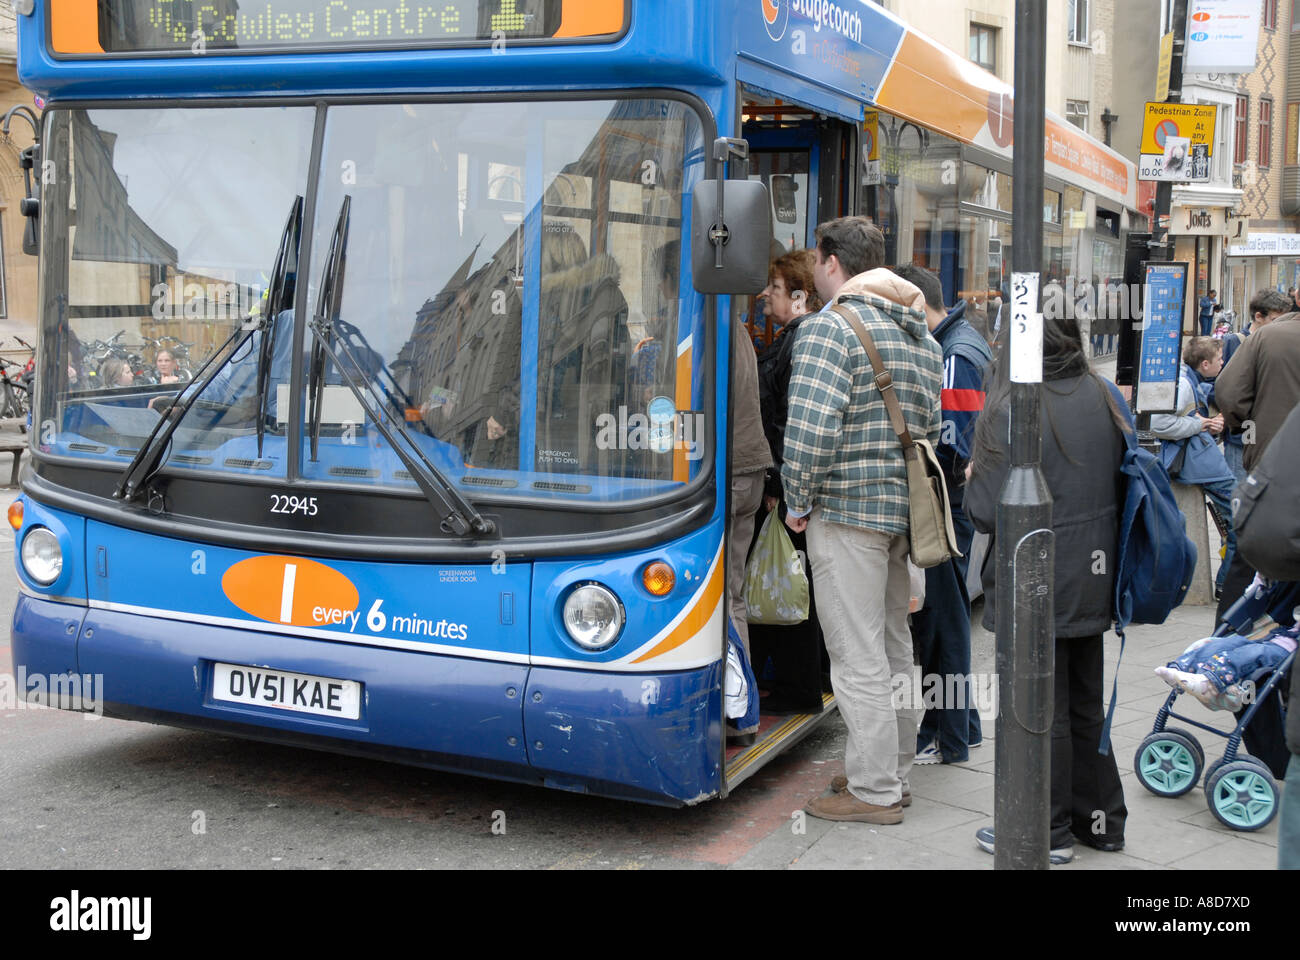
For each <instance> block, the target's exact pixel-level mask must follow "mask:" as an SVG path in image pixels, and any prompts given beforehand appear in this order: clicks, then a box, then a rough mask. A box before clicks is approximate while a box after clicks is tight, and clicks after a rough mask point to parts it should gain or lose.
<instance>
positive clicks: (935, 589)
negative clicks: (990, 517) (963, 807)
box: [912, 492, 984, 763]
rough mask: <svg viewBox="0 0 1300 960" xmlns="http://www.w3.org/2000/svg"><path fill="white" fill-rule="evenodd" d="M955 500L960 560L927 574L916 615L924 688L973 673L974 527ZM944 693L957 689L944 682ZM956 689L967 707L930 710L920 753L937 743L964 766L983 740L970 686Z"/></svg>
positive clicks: (958, 499) (918, 658) (915, 632)
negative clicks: (969, 578)
mask: <svg viewBox="0 0 1300 960" xmlns="http://www.w3.org/2000/svg"><path fill="white" fill-rule="evenodd" d="M952 499H953V505H952V527H953V532H954V533H955V534H956V535H957V549H959V550H960V551H961V554H962V555H961V559H958V560H950V561H948V562H947V563H941V564H939V566H937V567H931V568H930V569H929V570H927V571H925V606H924V607H922V608H921V609H920V610H919V611H917V612H916V613H914V614H912V647H913V649H914V651H915V653H916V662H917V663H919V664H920V665H921V680H922V684H924V683H925V682H926V680H925V678H926V677H930V676H934V675H939V676H943V677H949V676H966V675H968V674H969V673H970V593H969V592H968V591H967V589H966V571H967V569H968V568H969V565H970V545H971V541H972V540H974V539H975V527H974V526H973V525H972V524H971V522H970V519H969V518H968V517H967V516H966V513H965V511H963V510H962V507H961V502H962V501H961V495H960V493H959V492H958V493H957V494H956V495H955V496H953V497H952ZM943 688H944V689H945V690H948V689H953V687H952V686H951V685H949V684H947V683H946V682H945V683H944V687H943ZM955 689H957V690H964V691H965V697H964V701H963V702H962V703H957V704H947V703H945V704H944V705H943V707H942V708H940V709H935V710H929V709H927V710H926V711H925V718H924V719H923V720H922V721H921V725H920V728H919V729H918V730H917V733H916V746H917V749H918V750H920V749H923V748H924V747H925V746H926V745H928V744H929V743H930V742H931V741H933V740H935V739H936V738H937V739H938V741H939V752H940V753H941V754H943V762H944V763H965V762H966V761H967V760H968V759H969V752H970V751H969V749H968V748H969V746H970V745H971V744H977V743H979V742H980V741H981V740H982V739H983V738H984V734H983V731H982V730H981V728H980V713H979V710H977V709H976V708H975V704H974V698H973V693H974V691H973V690H972V689H971V685H970V682H969V681H966V682H963V683H958V684H956V685H955ZM960 699H962V698H960V697H959V700H960Z"/></svg>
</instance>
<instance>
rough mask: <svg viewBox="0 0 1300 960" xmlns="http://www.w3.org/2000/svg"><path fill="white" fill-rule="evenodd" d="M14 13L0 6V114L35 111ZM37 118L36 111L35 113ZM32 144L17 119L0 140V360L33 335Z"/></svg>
mask: <svg viewBox="0 0 1300 960" xmlns="http://www.w3.org/2000/svg"><path fill="white" fill-rule="evenodd" d="M16 61H17V38H16V32H15V27H14V14H13V11H12V10H11V9H10V8H9V5H8V4H5V5H4V6H3V7H2V8H0V116H2V115H3V114H4V113H5V111H7V110H9V109H10V108H11V107H15V106H27V107H31V108H32V109H33V110H36V107H35V104H34V102H33V100H32V95H31V93H29V92H28V91H27V90H25V89H24V88H23V87H22V86H21V85H20V84H19V83H18V70H17V62H16ZM36 112H37V113H38V114H39V113H40V111H39V110H36ZM31 143H32V128H31V125H30V124H29V123H27V122H26V121H25V120H23V119H22V118H21V117H17V116H15V117H14V118H13V121H12V123H11V124H10V127H9V136H7V137H5V136H0V356H4V357H6V358H11V359H18V358H21V356H22V354H23V353H24V351H23V350H21V349H16V348H17V347H18V345H17V344H16V343H15V341H14V339H13V338H14V336H15V335H17V336H20V337H22V338H23V339H24V340H27V341H28V342H32V338H33V337H34V335H35V332H36V281H37V269H36V258H35V257H33V256H29V255H27V254H25V253H23V232H24V230H25V229H26V227H27V223H26V219H25V218H24V217H23V215H22V213H21V212H20V210H19V205H20V202H21V201H22V198H23V197H24V196H25V195H26V194H25V190H26V187H25V183H24V180H23V172H22V170H21V169H20V168H19V165H18V158H19V154H20V153H21V152H22V150H23V149H24V148H25V147H28V146H30V145H31Z"/></svg>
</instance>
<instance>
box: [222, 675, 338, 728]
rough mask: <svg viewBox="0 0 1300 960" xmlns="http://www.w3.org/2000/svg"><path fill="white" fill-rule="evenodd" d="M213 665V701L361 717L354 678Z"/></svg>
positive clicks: (323, 715)
mask: <svg viewBox="0 0 1300 960" xmlns="http://www.w3.org/2000/svg"><path fill="white" fill-rule="evenodd" d="M214 667H215V669H214V671H213V678H212V698H213V699H214V700H225V701H227V702H229V703H247V704H252V705H255V706H259V707H275V708H277V709H280V710H292V711H294V712H295V713H314V714H317V715H319V716H322V717H340V718H342V719H345V720H358V719H360V717H361V684H360V683H358V682H357V681H355V680H336V679H334V678H333V677H317V676H312V675H311V674H307V673H288V672H286V671H283V670H266V669H262V668H260V667H246V666H241V665H238V664H233V663H218V664H215V665H214Z"/></svg>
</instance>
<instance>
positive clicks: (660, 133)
mask: <svg viewBox="0 0 1300 960" xmlns="http://www.w3.org/2000/svg"><path fill="white" fill-rule="evenodd" d="M49 126H50V129H49V131H48V133H47V137H46V143H47V145H48V146H47V153H46V156H47V158H49V159H50V160H51V161H52V162H53V164H54V167H53V169H54V170H55V171H56V176H55V177H54V182H53V183H50V184H47V186H46V188H45V198H44V202H43V221H44V222H43V230H44V231H45V241H44V242H45V246H44V248H43V249H44V254H45V256H44V260H43V263H42V269H43V271H44V280H45V283H46V286H45V289H46V291H48V295H47V296H46V298H45V301H44V317H43V322H42V337H43V340H44V342H43V344H42V348H43V354H42V355H43V358H44V360H43V369H42V376H41V377H40V378H38V383H39V391H38V392H39V397H38V404H39V411H40V424H41V428H40V435H39V444H38V448H39V452H40V453H41V454H44V455H48V456H54V457H61V458H62V457H70V458H76V459H77V460H78V461H81V462H84V463H86V464H94V465H102V466H103V467H104V468H105V469H108V470H114V469H115V470H117V471H119V472H120V471H121V470H123V469H124V468H125V466H126V464H127V463H129V462H130V461H131V459H132V457H134V456H135V455H136V452H137V450H139V449H140V447H141V445H142V444H143V443H144V441H145V438H147V437H148V436H149V434H150V432H151V431H152V430H153V428H154V426H155V425H156V424H157V421H158V419H159V417H161V416H162V415H164V414H165V412H166V411H167V409H168V408H169V407H170V405H171V404H173V403H174V402H176V400H177V398H178V397H180V396H181V395H182V394H183V392H184V391H185V390H186V385H187V382H188V381H189V380H190V379H191V378H192V377H194V376H195V374H196V373H198V371H199V369H200V367H201V366H202V365H203V363H204V361H205V360H206V359H207V358H208V357H210V356H211V355H212V354H213V353H215V352H216V351H217V350H218V348H219V347H220V346H221V345H222V344H223V343H225V342H227V340H228V339H229V337H230V335H231V333H232V332H233V331H235V330H236V329H238V328H239V327H240V326H241V324H244V325H247V324H249V323H250V320H249V318H250V317H251V318H254V321H256V322H257V323H259V324H261V325H262V327H263V330H262V331H261V332H258V333H257V334H256V335H254V336H253V337H251V338H248V340H247V345H246V346H245V347H244V348H243V349H242V350H241V351H237V352H236V355H235V356H233V357H232V358H230V359H229V360H228V362H227V363H226V364H225V365H224V369H222V370H221V371H220V373H219V375H218V376H217V377H216V378H215V380H214V381H213V382H212V383H211V384H210V385H209V387H208V388H206V389H205V390H204V391H203V392H202V394H201V395H200V396H199V397H198V398H197V400H196V402H194V403H193V404H192V405H190V409H189V411H188V412H187V413H186V415H185V417H184V419H183V420H182V422H181V423H180V425H179V429H177V430H176V431H175V433H174V434H173V435H172V437H171V439H170V447H169V449H168V451H167V454H166V456H165V458H164V459H163V461H162V466H163V469H164V470H167V471H187V470H188V471H202V472H208V473H211V472H213V471H217V472H220V473H221V474H222V475H224V476H226V477H227V478H231V479H235V478H239V479H244V480H247V481H252V482H256V481H258V480H263V479H265V480H275V481H278V482H282V481H283V480H285V479H291V480H306V481H310V482H312V483H316V484H347V485H352V486H356V485H358V484H361V485H366V486H369V487H372V488H375V489H383V488H392V489H394V490H412V489H414V488H415V486H416V479H415V478H414V477H412V475H411V472H410V470H408V469H407V468H406V466H405V465H404V463H403V459H402V458H401V457H399V456H398V455H397V454H396V453H395V452H394V450H393V449H392V448H391V447H390V445H389V443H388V440H387V437H389V436H398V437H400V438H401V440H402V441H403V442H404V443H405V442H409V443H410V444H413V445H414V446H416V447H418V452H419V454H420V455H422V457H423V458H426V459H427V461H428V462H429V463H431V464H432V465H433V466H435V467H436V470H437V472H438V473H439V474H440V475H443V476H445V477H446V479H447V481H448V482H449V483H451V484H453V485H455V486H457V487H459V488H461V489H463V490H464V491H466V493H472V494H474V495H481V494H483V493H490V494H493V495H502V496H508V497H527V498H547V499H555V498H560V499H568V498H574V499H579V500H584V499H585V500H616V501H617V500H634V499H642V498H645V497H649V496H655V495H658V494H663V493H668V492H671V491H672V490H673V489H675V488H677V487H680V486H681V485H682V484H684V483H686V482H688V481H689V480H690V479H691V477H693V476H695V475H696V474H697V472H698V470H699V465H700V463H701V461H702V459H703V458H704V457H705V456H706V453H707V450H708V449H710V448H711V437H710V436H709V429H708V426H707V425H706V422H705V421H706V418H705V417H704V415H703V411H704V410H705V409H706V406H707V405H706V402H705V401H706V391H709V390H712V389H713V387H712V384H711V382H710V378H709V377H707V376H706V375H705V373H704V370H705V366H704V360H705V358H703V357H702V356H701V351H700V348H699V347H700V345H702V344H703V342H704V338H703V336H702V330H701V328H700V327H701V324H702V312H703V303H702V298H700V297H699V296H698V295H696V294H695V293H694V291H693V290H692V289H691V287H690V284H689V278H685V277H683V275H682V228H683V217H684V210H685V207H684V204H685V203H687V202H688V200H689V191H690V189H691V185H692V183H693V182H694V181H696V180H698V179H699V178H700V177H701V176H702V174H703V153H702V149H701V143H702V133H701V124H700V121H699V119H698V117H697V116H696V115H695V113H694V112H693V110H691V109H690V108H689V107H687V106H686V105H684V104H682V103H680V102H677V101H673V100H666V99H650V98H640V99H626V100H594V101H556V102H552V101H530V102H520V103H506V102H475V103H427V102H410V103H392V102H388V103H379V104H376V103H365V104H340V105H333V106H329V107H320V108H316V107H306V106H303V107H237V108H231V107H210V108H175V109H161V110H160V109H150V110H142V109H94V110H82V109H69V110H54V111H51V114H50V120H49ZM317 134H319V139H318V140H317V146H316V150H317V151H318V152H317V153H316V154H315V155H313V139H314V137H315V136H316V135H317ZM64 174H66V175H64ZM300 196H302V197H306V198H307V202H306V209H307V211H308V221H307V222H305V223H304V224H303V226H302V230H301V236H302V239H301V241H300V246H299V252H300V253H301V259H299V260H298V262H299V263H300V264H301V266H300V267H299V268H298V273H299V274H301V275H291V276H289V277H288V278H286V280H285V284H286V285H287V289H280V290H277V291H275V294H276V296H275V300H276V302H277V303H278V304H282V305H290V306H292V307H293V308H292V309H283V310H274V311H273V312H274V314H275V315H274V316H269V317H268V316H265V315H264V314H265V311H266V310H267V297H268V290H267V287H268V285H269V284H270V282H271V275H272V273H273V272H274V265H275V263H276V261H277V250H278V249H279V248H280V247H281V245H282V240H283V239H284V237H285V233H284V228H285V216H286V214H287V213H288V212H289V210H290V209H291V207H293V206H294V204H295V200H296V198H297V197H300ZM344 210H346V211H347V214H346V217H345V220H346V229H345V231H344V234H343V237H344V239H343V241H342V244H341V247H340V249H338V250H337V251H336V255H335V261H336V262H335V263H334V264H333V265H332V266H331V264H330V262H329V261H330V259H331V250H332V249H333V248H335V247H336V246H339V245H338V244H337V243H336V241H335V233H336V231H338V230H339V229H340V227H341V222H340V213H341V211H344ZM312 211H314V214H313V213H312ZM295 242H297V241H295ZM322 286H326V287H330V288H331V289H330V290H328V291H326V293H327V295H326V296H324V297H322V296H321V294H322ZM63 291H66V295H65V294H64V293H63ZM295 294H296V296H295ZM295 359H297V360H298V362H296V363H295ZM359 387H363V388H364V396H359V395H358V394H359V390H358V388H359ZM376 419H379V420H381V421H382V424H383V425H384V426H385V427H386V428H387V429H385V430H380V429H377V427H378V425H379V424H377V423H376ZM291 451H296V454H297V455H296V456H290V452H291Z"/></svg>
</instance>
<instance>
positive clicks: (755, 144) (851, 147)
mask: <svg viewBox="0 0 1300 960" xmlns="http://www.w3.org/2000/svg"><path fill="white" fill-rule="evenodd" d="M742 110H743V117H744V120H743V122H742V126H741V136H742V137H743V138H744V139H745V140H747V141H748V142H749V157H750V159H749V179H751V180H761V181H762V182H763V183H764V184H766V185H767V188H768V193H769V194H770V196H771V198H772V235H773V242H772V258H773V259H775V258H776V257H779V256H781V255H782V254H785V253H790V252H792V251H794V250H806V249H812V247H813V246H814V244H815V243H816V237H815V235H814V233H815V231H816V229H817V224H819V223H822V222H824V221H826V220H833V219H835V218H836V217H844V216H849V215H850V214H854V213H857V212H859V211H858V210H857V197H856V191H854V190H853V189H852V185H853V183H854V182H855V178H854V176H853V173H854V170H855V166H856V163H857V155H858V150H859V141H860V133H859V131H858V129H857V128H856V127H855V125H853V124H849V123H847V122H845V121H842V120H839V119H835V118H831V117H826V116H825V115H824V114H819V113H818V112H816V111H815V110H812V109H810V108H808V107H804V106H801V105H799V104H797V103H790V102H785V101H782V100H779V99H775V98H771V97H763V96H760V95H758V94H757V93H752V92H749V91H747V92H746V94H745V98H744V106H743V108H742ZM733 302H734V303H736V304H737V306H738V307H739V308H740V310H741V313H742V320H743V321H744V322H745V324H746V326H747V327H748V329H749V331H750V336H751V337H752V338H753V339H754V342H755V345H756V346H760V347H761V346H767V345H768V344H770V343H771V342H772V339H773V335H774V333H775V331H774V330H772V329H770V325H769V324H768V322H767V321H766V320H765V318H764V316H763V311H762V303H761V301H759V299H758V298H752V299H750V300H748V301H747V300H746V298H743V297H736V298H733Z"/></svg>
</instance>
